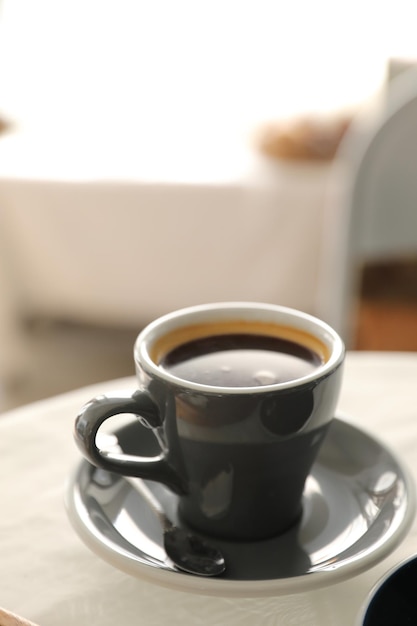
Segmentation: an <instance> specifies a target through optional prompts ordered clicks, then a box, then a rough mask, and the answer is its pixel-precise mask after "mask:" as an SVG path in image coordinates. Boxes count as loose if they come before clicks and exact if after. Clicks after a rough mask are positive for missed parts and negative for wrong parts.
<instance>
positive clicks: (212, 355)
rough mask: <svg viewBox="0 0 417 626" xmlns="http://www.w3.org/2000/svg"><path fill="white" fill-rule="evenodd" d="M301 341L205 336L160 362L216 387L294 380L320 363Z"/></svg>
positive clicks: (181, 374) (172, 370)
mask: <svg viewBox="0 0 417 626" xmlns="http://www.w3.org/2000/svg"><path fill="white" fill-rule="evenodd" d="M321 363H322V359H321V358H320V356H319V355H318V354H317V353H316V352H314V351H313V350H311V349H310V348H307V347H305V346H303V345H301V344H298V343H296V342H293V341H289V340H286V339H281V338H279V337H273V336H264V335H256V334H222V335H216V336H211V337H202V338H198V339H194V340H192V341H189V342H186V343H184V344H182V345H180V346H177V347H176V348H174V349H173V350H172V351H171V352H169V353H168V354H167V355H165V356H164V358H163V359H162V360H161V362H160V366H161V367H163V368H164V369H165V370H167V371H168V372H170V373H171V374H173V375H174V376H177V377H178V378H181V379H183V380H187V381H190V382H196V383H200V384H204V385H210V386H215V387H258V386H264V385H273V384H276V383H282V382H287V381H290V380H295V379H298V378H302V377H303V376H306V375H308V374H309V373H311V372H312V371H314V369H316V368H317V367H318V366H319V365H321Z"/></svg>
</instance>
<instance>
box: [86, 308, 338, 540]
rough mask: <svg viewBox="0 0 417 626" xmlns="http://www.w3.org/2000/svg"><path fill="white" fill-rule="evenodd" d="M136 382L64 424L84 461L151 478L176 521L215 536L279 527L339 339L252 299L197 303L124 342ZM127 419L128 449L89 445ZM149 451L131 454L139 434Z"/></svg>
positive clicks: (322, 432)
mask: <svg viewBox="0 0 417 626" xmlns="http://www.w3.org/2000/svg"><path fill="white" fill-rule="evenodd" d="M134 359H135V365H136V373H137V382H138V388H137V389H136V390H134V391H133V392H132V394H131V395H130V396H129V397H128V398H126V397H115V396H114V394H109V395H104V396H100V397H97V398H94V399H93V400H91V402H89V403H87V404H86V405H85V406H84V407H83V408H82V409H81V411H80V413H79V415H78V417H77V419H76V422H75V439H76V442H77V444H78V445H79V447H80V449H81V451H82V452H83V454H84V455H85V457H86V458H87V459H88V460H89V461H90V462H91V463H93V464H94V465H96V466H98V467H101V468H104V469H106V470H108V471H110V472H115V473H118V474H122V475H126V476H137V477H141V478H144V479H150V480H153V481H157V482H160V483H163V484H164V485H165V486H167V487H168V488H169V489H171V490H172V491H174V492H175V493H176V494H177V495H178V513H179V517H180V519H181V522H182V523H183V524H184V525H186V526H190V527H192V528H194V529H196V530H198V531H200V532H201V533H204V534H207V535H211V536H217V537H219V538H224V539H227V540H241V541H253V540H259V539H264V538H268V537H272V536H274V535H278V534H281V533H283V532H285V531H286V530H287V529H289V528H290V527H291V526H293V525H294V524H295V523H296V522H297V521H298V520H299V518H300V516H301V512H302V494H303V490H304V483H305V481H306V478H307V476H308V474H309V472H310V470H311V467H312V465H313V463H314V461H315V459H316V457H317V454H318V451H319V449H320V446H321V444H322V442H323V440H324V438H325V436H326V432H327V429H328V427H329V425H330V423H331V421H332V419H333V416H334V412H335V407H336V403H337V400H338V395H339V390H340V385H341V377H342V366H343V361H344V346H343V342H342V340H341V339H340V337H339V336H338V334H337V333H336V332H335V331H334V330H333V329H332V328H330V327H329V326H328V325H327V324H325V323H324V322H322V321H321V320H319V319H317V318H315V317H312V316H310V315H308V314H306V313H303V312H300V311H296V310H293V309H289V308H286V307H281V306H275V305H270V304H260V303H233V302H231V303H219V304H207V305H200V306H195V307H190V308H187V309H183V310H179V311H176V312H174V313H171V314H168V315H165V316H163V317H161V318H159V319H157V320H156V321H154V322H152V323H151V324H149V325H148V326H147V327H146V328H145V329H144V330H143V331H142V332H141V333H140V334H139V336H138V337H137V340H136V342H135V346H134ZM126 413H128V414H133V415H135V416H137V417H138V418H139V419H138V428H137V443H136V442H135V446H137V450H138V454H137V456H135V455H126V454H123V453H122V452H121V451H120V450H119V451H114V450H113V451H112V450H106V449H101V448H100V446H99V443H98V442H99V437H98V435H99V429H100V427H101V426H102V424H103V423H104V422H105V421H106V420H108V419H109V418H111V417H112V416H114V415H117V414H126ZM143 428H151V429H152V430H153V432H154V434H155V438H156V440H157V442H158V444H159V448H160V453H159V454H158V455H156V456H153V457H145V458H144V457H143V456H141V452H140V451H141V445H140V440H141V429H143Z"/></svg>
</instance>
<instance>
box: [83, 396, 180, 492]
mask: <svg viewBox="0 0 417 626" xmlns="http://www.w3.org/2000/svg"><path fill="white" fill-rule="evenodd" d="M122 413H131V414H134V415H136V416H137V417H139V418H141V419H142V420H144V421H145V422H146V424H147V425H149V427H150V428H157V427H158V426H161V424H162V420H161V416H160V413H159V409H158V407H157V405H156V404H155V402H154V401H153V400H152V398H151V397H150V395H149V394H148V393H147V392H146V391H135V392H134V393H133V394H132V395H131V396H127V397H112V396H104V395H103V396H97V397H96V398H93V399H92V400H91V401H90V402H88V403H87V404H85V405H84V406H83V407H82V408H81V410H80V413H79V414H78V416H77V418H76V421H75V430H74V438H75V441H76V443H77V445H78V447H79V448H80V450H81V452H82V453H83V455H84V456H85V457H86V458H87V459H88V460H89V461H90V462H91V463H92V464H93V465H96V466H97V467H101V468H103V469H105V470H108V471H109V472H115V473H116V474H122V475H125V476H136V477H139V478H145V479H146V478H148V479H150V480H155V481H157V482H161V483H163V484H165V485H167V487H169V488H170V489H172V491H174V492H175V493H178V494H184V493H186V487H185V485H184V480H183V479H182V478H181V476H180V474H179V473H178V472H177V471H176V470H175V469H174V468H173V467H172V465H170V464H169V462H168V461H167V456H166V454H165V452H163V451H162V450H161V453H160V454H158V455H157V456H152V457H140V456H134V455H130V454H124V453H120V452H118V451H111V450H102V449H100V448H99V447H98V445H97V433H98V430H99V428H100V426H101V425H102V424H103V422H105V421H106V420H107V419H109V418H110V417H112V416H113V415H118V414H122ZM141 427H142V428H146V426H143V425H142V426H141Z"/></svg>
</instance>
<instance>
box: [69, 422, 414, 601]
mask: <svg viewBox="0 0 417 626" xmlns="http://www.w3.org/2000/svg"><path fill="white" fill-rule="evenodd" d="M334 422H335V423H338V422H342V423H343V424H344V425H347V426H348V427H349V428H351V429H352V430H355V431H357V434H359V435H360V436H364V437H368V438H370V439H371V440H372V441H373V442H375V443H376V444H377V445H378V446H379V447H381V448H382V449H383V450H385V451H386V452H388V453H389V455H390V456H391V458H392V460H393V461H394V462H395V464H396V466H397V467H398V469H399V471H400V472H401V477H402V479H403V482H404V487H405V490H404V493H405V496H404V497H405V498H406V502H405V511H404V514H403V517H402V518H401V519H400V520H399V522H398V525H397V528H395V529H394V530H393V531H392V533H391V534H390V535H389V536H388V537H386V539H385V540H384V541H381V540H380V541H378V542H377V543H376V544H375V545H374V546H371V548H369V549H368V550H367V551H365V553H364V554H362V555H359V556H358V558H353V559H350V560H349V561H347V562H344V563H343V562H342V563H339V564H337V565H336V566H334V567H331V566H329V567H327V569H326V570H322V571H313V572H307V573H306V574H301V575H300V576H292V577H287V578H276V579H268V580H230V579H224V578H222V577H218V578H204V577H198V576H193V575H190V574H185V573H183V572H177V571H175V570H164V569H161V568H159V567H158V566H157V565H155V566H153V565H152V564H151V563H150V562H149V563H140V562H138V561H137V559H136V558H135V556H134V554H133V553H130V552H128V551H127V550H123V549H122V548H118V551H117V552H116V551H115V550H114V548H113V547H112V542H111V541H109V540H108V539H107V538H106V537H104V536H101V537H100V538H98V537H97V536H96V534H95V532H94V525H93V524H92V522H91V520H90V518H89V515H88V511H86V510H84V509H85V507H84V505H83V504H82V501H81V496H80V493H79V482H78V480H77V478H78V476H79V475H80V474H81V473H82V471H83V469H84V468H85V467H86V466H89V467H91V464H90V463H89V462H88V461H86V460H85V459H82V460H81V461H79V462H78V464H77V465H76V467H75V468H74V470H73V471H72V473H71V474H70V476H69V478H68V480H67V485H66V489H65V497H64V501H65V508H66V511H67V515H68V518H69V521H70V522H71V524H72V526H73V528H74V530H75V531H76V532H77V534H78V535H79V537H80V539H82V541H83V542H84V543H85V545H86V546H87V547H89V548H90V549H91V551H92V552H94V553H95V554H96V555H97V556H99V557H100V558H102V559H103V560H105V561H106V562H107V563H109V564H110V565H112V566H113V567H115V568H116V569H118V570H119V571H123V572H124V573H126V574H128V575H131V576H133V577H135V578H137V579H142V580H147V581H148V582H151V583H155V584H158V585H159V586H162V587H167V588H169V589H173V590H176V591H182V592H186V593H187V592H191V593H197V594H202V595H209V596H217V597H230V598H236V597H241V598H244V597H269V596H281V595H288V594H294V593H300V592H307V591H314V590H316V589H320V588H322V587H324V586H328V585H333V584H336V583H340V582H342V581H344V580H347V579H349V578H351V577H352V576H354V575H358V574H360V573H362V572H364V571H366V570H368V569H370V568H371V567H373V566H374V565H376V564H377V563H379V562H380V561H382V560H383V559H384V558H385V557H386V556H388V555H389V554H390V553H391V552H393V551H394V549H395V548H396V547H397V546H398V545H399V544H400V543H401V541H402V540H403V539H404V537H405V536H406V535H407V533H408V532H409V530H410V528H411V525H412V523H413V520H414V516H415V511H416V495H415V490H414V481H413V478H412V476H411V473H410V471H409V470H408V468H407V467H406V466H405V465H404V463H403V462H402V461H401V460H400V459H399V457H398V456H397V454H396V453H395V452H393V451H392V450H391V448H390V447H389V446H387V445H386V444H385V443H383V442H381V440H379V439H378V438H377V437H375V436H374V435H373V434H371V433H369V431H367V430H365V429H363V428H361V427H359V426H358V425H357V424H353V423H352V422H351V421H349V420H348V418H346V417H345V416H343V415H340V414H338V415H337V417H335V418H334ZM77 504H78V506H77ZM80 504H81V509H82V510H83V513H84V514H83V515H80ZM122 553H123V554H122Z"/></svg>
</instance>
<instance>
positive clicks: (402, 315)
mask: <svg viewBox="0 0 417 626" xmlns="http://www.w3.org/2000/svg"><path fill="white" fill-rule="evenodd" d="M354 348H355V349H357V350H400V351H417V260H416V259H408V260H406V261H402V262H397V263H380V264H376V265H373V266H369V267H366V268H365V269H364V274H363V282H362V289H361V298H360V302H359V316H358V320H357V327H356V334H355V343H354Z"/></svg>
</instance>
